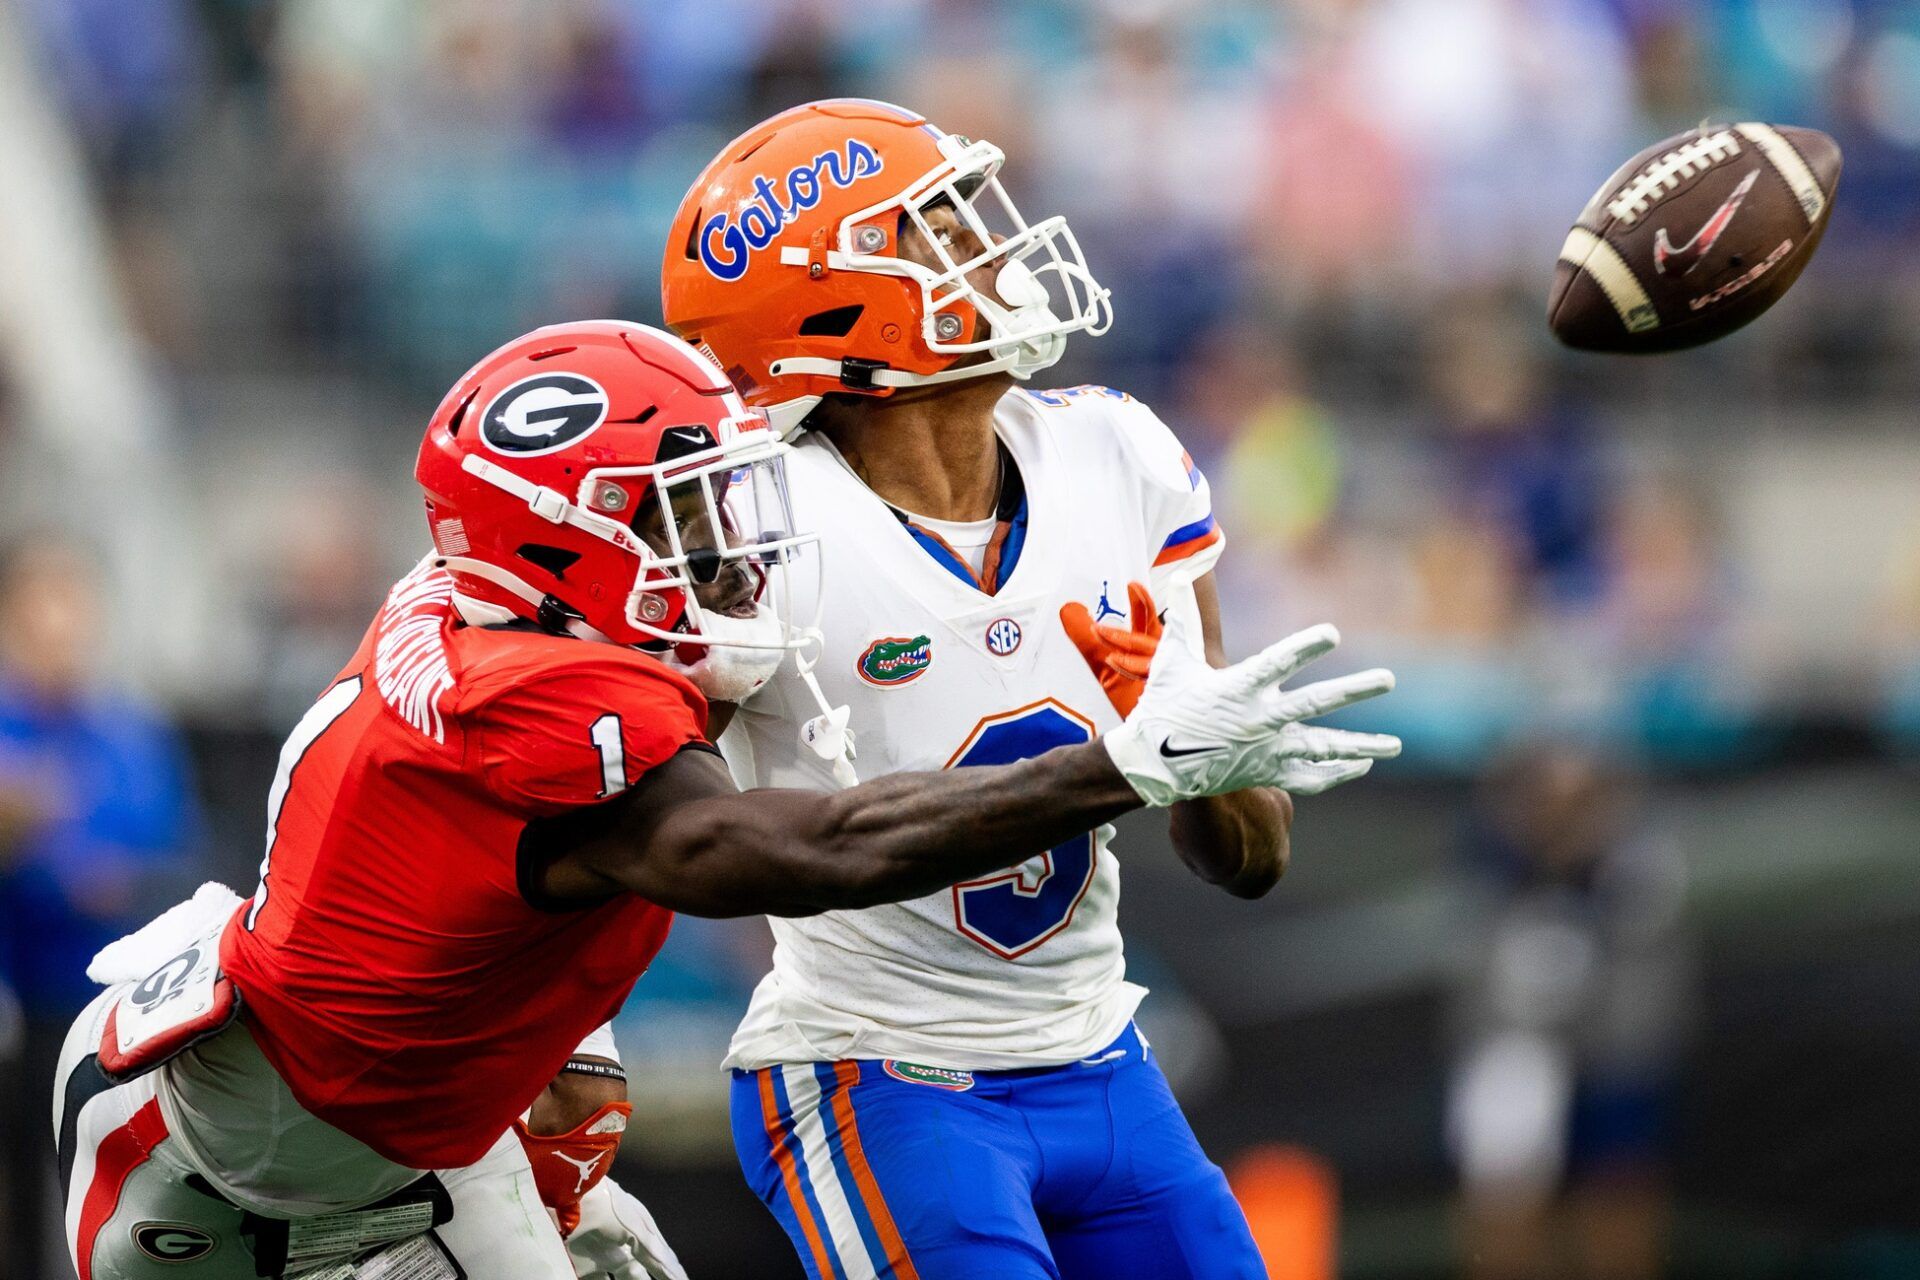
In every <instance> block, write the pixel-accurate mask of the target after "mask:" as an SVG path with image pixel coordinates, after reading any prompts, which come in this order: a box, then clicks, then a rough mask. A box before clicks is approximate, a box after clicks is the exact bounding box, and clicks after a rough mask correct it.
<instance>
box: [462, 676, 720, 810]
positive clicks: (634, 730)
mask: <svg viewBox="0 0 1920 1280" xmlns="http://www.w3.org/2000/svg"><path fill="white" fill-rule="evenodd" d="M575 643H576V644H579V645H580V646H581V647H583V648H584V647H586V646H585V644H584V642H578V641H576V642H575ZM568 656H569V658H570V660H569V661H567V662H565V663H556V664H553V665H550V666H542V667H539V668H536V669H535V670H531V671H523V672H520V673H518V674H517V675H516V676H515V677H514V678H512V679H511V680H505V681H502V682H501V684H500V686H499V688H498V690H497V691H495V692H493V693H491V694H490V695H489V696H487V697H486V698H485V699H484V701H482V702H481V703H480V705H479V706H477V707H475V708H473V709H472V710H471V711H470V712H469V719H468V724H469V735H470V736H469V739H468V750H469V752H470V753H471V754H470V756H469V760H470V761H471V762H472V763H473V764H474V765H476V766H477V768H478V770H479V773H480V776H481V778H482V779H483V780H484V781H485V783H486V786H487V789H488V790H489V791H491V792H493V794H494V795H495V796H497V797H498V798H499V799H501V800H502V801H504V802H505V803H506V804H508V805H509V806H511V807H513V808H516V809H519V810H521V811H522V812H524V813H526V814H527V815H528V816H530V817H544V816H548V815H551V814H555V813H560V812H562V811H564V810H567V809H574V808H578V807H580V806H582V805H589V804H597V803H598V802H600V801H602V800H605V799H608V798H609V797H611V796H615V795H618V794H619V793H620V792H622V791H624V790H626V789H627V788H628V787H630V786H632V785H633V784H634V783H635V782H637V781H639V780H640V777H641V775H643V774H644V773H646V772H647V770H649V769H652V768H654V767H655V766H656V765H659V764H661V763H662V762H664V761H666V760H668V759H670V758H671V757H672V756H673V755H674V753H675V752H677V751H679V750H680V749H681V748H682V747H684V746H686V745H687V744H688V743H692V742H702V741H705V738H706V722H707V705H706V702H705V700H704V699H702V698H701V697H700V694H699V692H698V691H697V690H695V689H694V687H693V686H692V685H691V684H689V683H688V682H687V681H686V680H684V679H682V678H681V677H680V676H678V675H675V674H674V673H673V672H671V671H669V670H667V669H666V668H665V667H663V666H661V665H660V664H659V663H657V662H654V661H653V660H652V659H650V658H647V657H644V656H643V655H640V654H626V653H621V652H619V651H612V652H609V653H606V654H580V653H577V652H575V653H570V654H569V655H568Z"/></svg>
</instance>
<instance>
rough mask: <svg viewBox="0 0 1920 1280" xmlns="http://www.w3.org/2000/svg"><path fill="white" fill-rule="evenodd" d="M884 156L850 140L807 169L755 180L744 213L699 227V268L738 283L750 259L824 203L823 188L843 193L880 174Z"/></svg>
mask: <svg viewBox="0 0 1920 1280" xmlns="http://www.w3.org/2000/svg"><path fill="white" fill-rule="evenodd" d="M881 167H882V162H881V160H880V153H879V152H878V151H875V150H874V149H873V148H872V147H870V146H868V145H867V144H866V143H864V142H862V141H860V139H858V138H848V139H847V140H846V142H844V143H843V144H841V148H840V150H838V151H822V152H821V153H820V154H819V155H817V156H815V157H814V158H813V159H812V160H811V161H809V162H808V163H806V164H800V165H795V166H794V167H793V168H791V169H789V170H787V172H786V174H785V175H784V176H782V177H780V178H768V177H767V176H766V175H765V174H760V175H758V176H756V177H755V178H754V180H753V189H754V191H755V192H756V193H757V194H756V198H755V199H754V200H752V201H750V202H749V203H748V204H747V205H746V207H745V208H743V209H741V210H740V216H739V218H738V219H737V220H736V219H735V218H734V216H733V214H731V213H725V212H723V213H716V214H714V215H713V216H712V217H711V218H708V219H707V220H706V222H704V223H702V224H701V227H700V238H699V245H700V265H701V266H703V267H705V268H706V269H707V270H708V272H710V273H711V274H712V275H713V277H714V278H715V279H717V280H728V281H732V280H738V279H739V278H740V277H741V276H743V275H745V274H747V263H748V260H749V259H750V258H751V257H752V256H753V255H754V254H756V253H758V252H759V251H760V250H762V249H764V248H766V247H767V246H768V245H770V244H772V243H773V238H774V237H775V236H777V235H779V234H780V228H782V227H784V226H786V225H787V222H788V220H789V219H791V218H793V217H795V216H796V215H798V214H800V213H802V212H804V211H805V210H808V209H811V208H813V206H815V205H817V204H819V203H820V193H821V189H822V188H821V185H820V184H821V183H822V182H831V183H832V184H833V185H834V186H836V187H839V188H840V189H841V190H845V189H846V188H848V187H850V186H852V185H853V184H854V183H855V182H857V181H859V180H860V179H861V178H871V177H872V176H873V175H874V174H876V173H878V172H880V169H881Z"/></svg>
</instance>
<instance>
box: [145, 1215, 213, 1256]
mask: <svg viewBox="0 0 1920 1280" xmlns="http://www.w3.org/2000/svg"><path fill="white" fill-rule="evenodd" d="M219 1243H220V1242H219V1241H217V1240H215V1239H214V1238H213V1237H212V1236H210V1235H208V1234H207V1233H206V1232H204V1231H202V1230H201V1229H200V1228H198V1227H190V1226H188V1225H187V1224H185V1223H184V1222H142V1223H140V1224H139V1225H138V1226H136V1227H135V1228H134V1229H133V1244H134V1247H135V1248H136V1249H138V1250H140V1252H141V1253H144V1254H145V1255H146V1256H147V1257H149V1258H152V1259H153V1260H154V1261H155V1262H169V1263H172V1262H198V1261H200V1259H202V1258H204V1257H206V1256H207V1255H208V1254H210V1253H212V1252H213V1251H214V1249H215V1248H216V1247H217V1246H218V1245H219Z"/></svg>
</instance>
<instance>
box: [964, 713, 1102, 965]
mask: <svg viewBox="0 0 1920 1280" xmlns="http://www.w3.org/2000/svg"><path fill="white" fill-rule="evenodd" d="M1092 740H1093V723H1092V722H1091V721H1089V720H1087V719H1086V718H1085V717H1083V716H1081V715H1080V714H1079V713H1077V712H1075V711H1072V710H1069V709H1068V708H1067V707H1066V706H1064V705H1063V704H1061V703H1059V702H1056V701H1054V700H1053V699H1052V698H1048V699H1047V700H1045V701H1044V702H1036V703H1033V704H1032V705H1031V706H1025V707H1021V708H1019V709H1018V710H1015V711H1003V712H1001V713H1000V714H999V715H992V716H988V717H987V718H986V719H984V720H982V721H981V722H980V723H979V724H977V725H975V726H974V727H973V732H972V733H971V734H969V735H968V737H967V741H966V743H965V744H964V745H963V746H962V747H961V748H960V750H958V751H956V752H954V754H953V758H952V759H951V760H949V761H947V767H948V768H949V769H960V768H965V767H966V766H968V765H982V764H1012V763H1013V762H1014V761H1016V760H1027V759H1030V758H1032V757H1034V756H1037V755H1043V754H1045V753H1046V752H1048V751H1051V750H1053V749H1054V748H1055V747H1064V746H1070V745H1072V744H1074V743H1079V742H1091V741H1092ZM1093 858H1094V852H1093V837H1092V836H1091V835H1084V836H1076V837H1075V838H1073V839H1072V840H1069V841H1067V842H1066V843H1065V844H1061V845H1055V846H1054V847H1053V848H1052V849H1049V850H1048V851H1047V852H1045V853H1043V854H1041V855H1040V856H1039V857H1038V858H1035V859H1031V860H1029V861H1028V862H1026V863H1023V864H1022V865H1021V866H1018V867H1015V868H1013V869H1012V870H1009V871H1003V872H1001V873H1000V874H999V875H995V876H988V877H987V878H986V879H984V880H969V881H967V882H966V883H964V884H957V885H955V886H954V887H953V921H954V926H955V927H956V928H958V929H959V930H960V932H961V933H964V934H965V935H966V936H967V937H969V938H972V939H973V940H974V941H975V942H977V943H979V944H980V945H981V946H983V947H985V948H986V949H987V950H989V951H991V952H993V953H994V954H995V955H999V956H1004V957H1005V958H1007V959H1009V960H1012V959H1014V958H1016V957H1018V956H1023V955H1025V954H1026V953H1027V952H1029V951H1031V950H1033V949H1034V948H1035V947H1037V946H1039V945H1040V944H1041V943H1043V942H1045V941H1046V940H1047V939H1048V938H1051V937H1052V936H1053V935H1054V934H1056V933H1058V932H1060V931H1061V930H1062V929H1064V928H1066V927H1067V923H1068V921H1070V920H1072V919H1073V909H1074V908H1075V907H1077V906H1079V905H1080V899H1081V898H1083V897H1085V896H1086V892H1087V886H1088V885H1090V884H1092V883H1093Z"/></svg>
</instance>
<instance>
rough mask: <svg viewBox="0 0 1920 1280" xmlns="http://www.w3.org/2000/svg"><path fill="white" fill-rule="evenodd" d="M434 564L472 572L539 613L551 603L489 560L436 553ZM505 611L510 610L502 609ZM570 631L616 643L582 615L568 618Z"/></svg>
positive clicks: (481, 603)
mask: <svg viewBox="0 0 1920 1280" xmlns="http://www.w3.org/2000/svg"><path fill="white" fill-rule="evenodd" d="M433 563H434V566H435V567H436V568H440V569H445V570H447V571H449V572H451V573H464V574H469V575H471V576H472V577H475V578H480V579H483V580H484V581H487V582H491V583H492V584H493V585H494V586H496V587H499V588H500V589H501V590H503V591H507V592H510V593H511V594H513V595H515V596H517V597H519V598H520V599H521V600H524V601H526V602H527V604H529V605H531V606H532V607H533V609H534V612H535V613H536V614H537V613H538V612H539V611H540V609H541V608H542V607H543V606H544V605H545V604H546V602H547V597H546V596H545V595H543V594H541V593H540V592H538V591H535V590H534V589H533V588H532V587H530V586H528V585H527V584H526V583H525V582H523V581H522V580H521V579H519V578H517V577H515V576H514V575H513V574H511V573H508V572H507V571H506V570H505V569H502V568H500V567H499V566H497V565H491V564H488V563H487V562H486V561H485V560H474V559H471V558H470V557H467V556H434V557H433ZM459 598H460V599H461V600H463V601H467V602H469V604H470V605H477V606H479V607H480V608H481V609H483V610H484V609H499V608H500V606H499V605H489V604H487V603H486V602H485V601H481V600H473V599H472V598H471V597H466V596H463V597H459ZM502 612H509V611H507V610H502ZM512 616H513V617H516V618H517V617H519V616H520V615H519V614H512ZM566 632H567V634H568V635H570V636H573V637H575V638H576V639H580V640H591V641H593V642H594V643H596V644H612V643H613V642H614V641H613V638H612V637H611V636H608V635H607V634H606V633H605V632H603V631H601V630H600V629H599V628H598V627H590V626H588V625H587V624H586V622H585V621H583V620H582V619H580V618H575V617H568V618H567V621H566Z"/></svg>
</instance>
